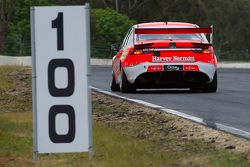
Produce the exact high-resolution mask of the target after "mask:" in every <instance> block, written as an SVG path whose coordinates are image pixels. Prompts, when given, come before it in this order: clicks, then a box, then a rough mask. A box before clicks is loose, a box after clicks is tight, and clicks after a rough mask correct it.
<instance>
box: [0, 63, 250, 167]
mask: <svg viewBox="0 0 250 167" xmlns="http://www.w3.org/2000/svg"><path fill="white" fill-rule="evenodd" d="M13 71H21V72H25V70H24V69H23V68H22V67H7V66H6V67H0V90H1V91H0V92H1V99H2V100H1V102H0V103H1V104H4V108H2V106H1V109H0V166H1V167H5V166H6V167H7V166H8V167H9V166H10V167H12V166H19V167H22V166H23V167H29V166H45V167H47V166H48V167H49V166H51V167H55V166H60V167H64V166H83V167H84V166H86V167H87V166H91V167H144V166H145V167H147V166H149V167H154V166H155V167H165V166H171V167H181V166H184V167H200V166H202V167H203V166H204V167H221V166H223V167H234V166H239V167H249V166H250V152H248V153H235V152H232V151H229V150H218V149H216V148H215V147H214V146H213V145H211V143H207V142H204V141H203V140H191V139H187V138H183V137H182V136H181V135H182V133H181V132H180V129H178V128H176V127H173V126H171V125H169V122H170V121H171V118H165V117H163V116H162V115H161V114H152V113H145V112H144V111H141V109H140V108H139V109H138V108H134V110H133V111H131V109H130V108H127V107H126V106H127V105H128V104H127V102H123V101H120V102H119V103H117V102H116V101H112V99H111V98H109V99H105V100H102V97H99V96H98V94H94V96H93V113H94V123H93V130H94V157H93V160H89V159H88V155H87V154H86V153H71V154H42V155H39V161H38V164H36V165H35V164H33V163H32V150H33V146H32V113H31V107H30V106H31V95H30V93H31V91H30V90H29V89H30V88H31V87H30V86H27V85H26V86H27V87H28V88H29V89H22V88H20V86H21V87H22V86H23V85H25V84H24V83H27V84H30V83H31V82H30V81H29V80H30V79H31V78H30V77H28V78H27V77H19V78H18V77H11V75H9V74H10V73H12V74H13ZM17 74H20V73H17ZM10 92H11V93H14V94H15V96H13V95H12V94H11V93H10ZM9 98H10V99H9ZM18 99H22V100H18ZM110 99H111V100H110ZM19 106H22V107H23V109H22V110H19V109H14V108H15V107H19ZM118 106H119V107H118Z"/></svg>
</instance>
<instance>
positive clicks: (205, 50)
mask: <svg viewBox="0 0 250 167" xmlns="http://www.w3.org/2000/svg"><path fill="white" fill-rule="evenodd" d="M202 53H204V54H210V53H211V50H210V49H203V50H202Z"/></svg>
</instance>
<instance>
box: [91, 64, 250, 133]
mask: <svg viewBox="0 0 250 167" xmlns="http://www.w3.org/2000/svg"><path fill="white" fill-rule="evenodd" d="M110 79H111V67H104V66H91V77H90V83H91V85H92V86H93V87H96V88H99V89H102V90H105V91H109V92H110V88H109V82H110ZM115 93H116V94H118V95H120V96H125V97H127V98H132V99H138V100H143V101H145V102H149V103H153V104H156V105H159V106H163V107H165V108H168V109H172V110H176V111H179V112H182V113H185V114H188V115H191V116H195V117H198V118H202V119H203V121H204V122H207V123H208V124H210V125H213V123H215V122H216V123H219V124H223V125H226V126H230V127H233V128H237V129H240V130H243V131H245V132H248V133H250V69H218V90H217V92H216V93H201V92H190V91H189V90H140V91H138V92H136V93H132V94H122V93H120V92H115Z"/></svg>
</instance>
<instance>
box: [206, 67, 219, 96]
mask: <svg viewBox="0 0 250 167" xmlns="http://www.w3.org/2000/svg"><path fill="white" fill-rule="evenodd" d="M216 90H217V72H215V74H214V79H213V81H212V82H211V83H208V84H206V85H204V87H203V92H216Z"/></svg>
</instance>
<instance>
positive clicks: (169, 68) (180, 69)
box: [164, 65, 183, 71]
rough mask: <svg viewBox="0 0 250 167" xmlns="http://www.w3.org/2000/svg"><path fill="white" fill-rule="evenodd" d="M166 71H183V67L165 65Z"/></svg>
mask: <svg viewBox="0 0 250 167" xmlns="http://www.w3.org/2000/svg"><path fill="white" fill-rule="evenodd" d="M164 71H183V66H182V65H165V66H164Z"/></svg>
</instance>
